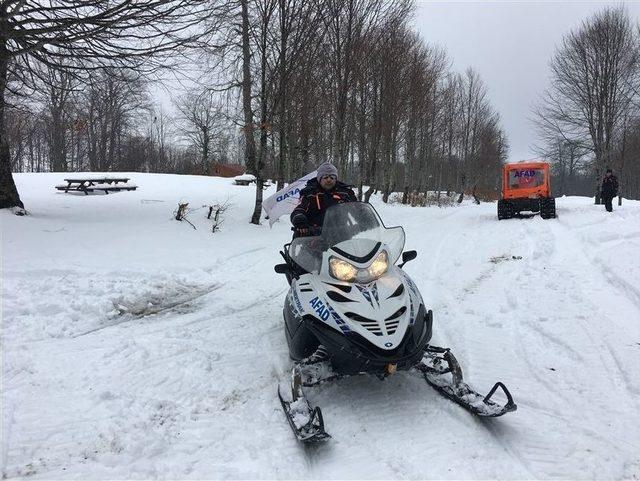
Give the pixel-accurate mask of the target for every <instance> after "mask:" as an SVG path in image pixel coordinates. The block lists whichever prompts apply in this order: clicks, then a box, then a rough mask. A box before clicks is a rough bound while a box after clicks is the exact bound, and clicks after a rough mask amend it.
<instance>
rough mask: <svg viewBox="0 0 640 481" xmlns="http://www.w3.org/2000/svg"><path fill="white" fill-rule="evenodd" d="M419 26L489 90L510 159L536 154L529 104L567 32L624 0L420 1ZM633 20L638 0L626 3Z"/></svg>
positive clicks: (542, 84) (637, 12)
mask: <svg viewBox="0 0 640 481" xmlns="http://www.w3.org/2000/svg"><path fill="white" fill-rule="evenodd" d="M416 4H417V9H416V14H415V18H414V26H415V29H416V30H417V31H418V32H419V33H420V35H421V36H422V37H423V38H424V39H425V40H426V41H427V42H429V43H432V44H438V45H440V46H442V47H444V48H445V49H446V51H447V52H448V54H449V58H450V59H451V60H452V62H453V69H454V70H455V71H459V72H463V71H464V70H465V69H466V68H467V67H469V66H470V67H473V68H474V69H475V70H476V71H477V72H478V73H479V74H480V76H481V77H482V79H483V80H484V82H485V83H486V85H487V88H488V90H489V98H490V99H491V103H492V104H493V106H494V107H495V108H496V109H497V110H498V111H499V112H500V116H501V118H502V127H503V129H504V130H505V131H506V133H507V136H508V138H509V144H510V147H511V148H510V153H509V160H510V161H517V160H523V159H531V158H534V157H535V152H534V151H533V144H534V143H535V142H536V141H537V139H536V133H535V130H534V128H533V126H532V125H531V123H530V121H529V120H528V119H529V118H530V117H531V106H532V105H533V103H534V102H536V101H537V99H538V98H539V97H540V95H541V94H542V92H543V91H544V89H545V87H546V86H547V82H548V79H549V69H548V64H549V60H550V59H551V57H552V55H553V53H554V51H555V47H556V45H559V44H560V42H561V40H562V37H563V35H564V34H566V33H568V32H569V31H571V30H572V29H575V28H577V27H578V26H579V25H580V22H581V21H582V20H584V19H586V18H588V17H589V16H591V15H592V14H593V13H595V12H597V11H598V10H600V9H602V8H603V7H605V6H607V5H611V6H617V5H620V4H622V2H584V1H581V2H570V1H564V2H563V1H545V2H516V1H483V2H469V1H465V2H460V1H451V0H449V1H430V0H416ZM624 5H625V6H626V8H627V10H628V12H629V14H630V16H631V18H632V19H633V21H634V22H637V21H638V20H639V19H640V2H625V3H624Z"/></svg>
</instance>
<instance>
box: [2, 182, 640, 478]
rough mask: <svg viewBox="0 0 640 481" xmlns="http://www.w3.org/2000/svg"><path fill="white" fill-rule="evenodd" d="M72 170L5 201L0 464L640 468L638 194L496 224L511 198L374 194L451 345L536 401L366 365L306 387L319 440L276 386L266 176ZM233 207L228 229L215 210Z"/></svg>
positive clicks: (276, 328) (504, 471)
mask: <svg viewBox="0 0 640 481" xmlns="http://www.w3.org/2000/svg"><path fill="white" fill-rule="evenodd" d="M64 177H65V174H23V175H20V174H19V175H16V182H17V184H18V188H19V190H20V192H21V194H22V198H23V200H24V202H25V205H26V206H27V208H28V209H29V210H30V211H31V213H32V215H31V216H28V217H22V218H20V217H15V216H12V215H10V213H9V212H0V220H1V222H2V264H3V265H2V269H3V272H2V309H3V310H2V352H3V368H2V472H3V477H6V478H9V479H13V478H20V477H23V478H26V477H29V478H31V479H86V480H93V479H152V478H153V479H155V478H158V479H237V478H243V479H246V478H255V479H273V478H278V479H289V478H298V479H390V478H393V479H421V478H438V479H489V478H500V479H534V478H535V479H561V478H562V479H622V478H625V479H638V478H640V202H633V201H625V203H624V205H623V206H622V207H617V206H615V211H614V212H613V213H611V214H607V213H606V212H605V211H604V207H602V206H594V205H593V204H592V200H591V199H586V198H561V199H558V200H557V205H558V215H559V217H558V219H555V220H546V221H545V220H542V219H540V218H539V217H533V218H529V219H511V220H508V221H500V222H498V221H497V218H496V213H495V210H496V207H495V204H483V205H479V206H476V205H473V204H464V205H462V206H455V207H448V208H435V207H434V208H411V207H406V206H401V205H385V204H382V203H381V202H380V201H379V200H377V199H374V201H373V203H374V205H375V206H376V208H378V209H379V212H380V214H381V216H382V218H383V220H384V221H385V223H386V224H387V225H398V224H400V225H403V226H404V227H405V230H406V232H407V249H416V250H418V258H417V259H416V260H415V261H413V262H411V263H409V264H407V266H406V268H405V269H406V270H407V272H408V273H409V274H410V275H411V276H412V277H413V279H414V280H415V281H416V283H417V285H418V286H419V288H420V289H421V291H422V293H423V296H424V298H425V301H426V302H427V303H428V304H429V305H430V307H431V308H432V309H433V311H434V315H435V325H434V338H433V342H434V343H435V344H438V345H446V346H450V347H452V348H453V350H454V352H455V353H456V356H457V357H458V359H459V361H460V363H461V365H462V367H463V369H464V370H465V376H466V378H467V379H468V380H469V382H470V383H471V384H472V385H473V386H474V387H476V388H477V389H478V390H480V391H484V390H487V389H488V388H489V387H490V386H491V385H492V384H493V382H495V381H497V380H502V381H504V382H505V383H506V384H507V385H508V386H509V388H510V389H511V391H512V393H513V395H514V398H515V400H516V402H517V403H518V411H517V412H515V413H512V414H508V415H506V416H504V417H503V418H499V419H494V420H488V421H486V420H485V421H482V420H478V419H475V418H474V417H472V416H471V415H470V414H469V413H467V412H466V411H464V410H462V409H461V408H460V407H459V406H457V405H455V404H453V403H451V402H449V401H447V400H445V399H444V398H442V397H440V396H438V395H437V394H436V393H435V391H433V390H432V389H431V388H430V387H429V386H428V385H427V384H426V383H425V382H424V381H423V380H422V379H421V378H420V377H418V376H414V375H411V374H409V373H400V374H397V375H395V376H392V377H390V378H388V379H387V380H385V381H384V382H380V381H378V380H377V379H375V378H364V377H363V378H357V379H348V380H343V381H340V383H338V384H335V385H325V386H322V387H319V388H316V389H315V390H312V391H310V392H309V397H310V398H311V400H312V402H313V403H314V404H317V405H320V406H321V407H322V408H323V412H324V417H325V423H326V428H327V431H328V432H330V433H331V434H332V436H333V439H332V440H331V441H330V442H329V443H328V444H326V445H324V446H321V447H317V448H313V449H305V448H303V447H302V446H300V445H299V444H298V443H297V442H296V440H295V438H294V436H293V435H292V433H291V431H290V428H289V426H288V424H287V423H286V420H285V417H284V415H283V413H282V412H281V409H280V404H279V402H278V399H277V396H276V386H277V382H278V380H279V379H280V378H283V377H286V376H287V371H288V368H289V361H288V357H287V346H286V342H285V339H284V334H283V326H282V319H281V315H282V303H283V299H284V296H285V293H286V291H287V287H288V286H287V283H286V281H285V279H284V278H283V277H281V276H279V275H278V274H276V273H275V272H274V271H273V265H274V264H276V263H278V262H280V257H279V255H278V253H277V251H278V249H279V248H281V246H282V245H283V244H284V243H285V242H286V241H288V239H289V238H290V231H289V226H288V223H287V222H286V221H284V220H283V221H282V222H279V223H276V225H275V226H274V228H273V229H269V227H268V223H266V222H265V223H264V224H263V225H262V226H255V225H252V224H249V223H248V220H249V217H250V214H251V211H252V206H253V194H254V192H253V188H252V187H240V186H235V185H232V183H231V182H230V180H228V179H219V178H208V177H191V176H172V175H151V174H135V173H132V174H130V177H131V178H132V182H135V184H137V185H138V186H139V189H138V190H137V191H135V192H121V193H117V194H110V195H91V196H84V195H73V194H64V193H59V192H56V191H55V190H54V188H53V186H54V185H56V184H58V183H60V182H61V181H62V179H63V178H64ZM271 192H272V191H268V192H267V195H268V194H270V193H271ZM179 201H188V202H189V203H190V206H191V207H194V208H196V209H198V210H195V211H193V212H192V213H191V214H190V216H189V219H190V220H191V221H192V222H193V223H194V224H195V225H196V227H197V230H194V229H193V228H192V227H191V226H189V225H188V224H186V223H184V222H183V223H180V222H177V221H175V220H173V218H172V212H173V211H174V210H175V208H176V207H177V204H178V202H179ZM225 201H228V202H229V204H230V207H229V209H228V210H227V212H226V213H225V214H224V223H223V225H222V230H221V231H220V232H216V233H215V234H213V233H211V232H210V226H211V222H210V221H208V220H207V219H206V209H205V208H202V207H201V206H204V205H210V204H213V203H219V202H225Z"/></svg>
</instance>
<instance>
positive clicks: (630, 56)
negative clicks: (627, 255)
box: [535, 7, 640, 203]
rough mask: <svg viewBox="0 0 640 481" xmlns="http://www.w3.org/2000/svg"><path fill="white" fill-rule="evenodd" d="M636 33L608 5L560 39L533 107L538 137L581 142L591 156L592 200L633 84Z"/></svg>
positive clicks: (625, 18) (609, 159) (625, 17)
mask: <svg viewBox="0 0 640 481" xmlns="http://www.w3.org/2000/svg"><path fill="white" fill-rule="evenodd" d="M639 55H640V53H639V48H638V38H637V35H636V33H635V32H634V29H633V28H632V26H631V22H630V20H629V15H628V13H627V11H626V10H625V9H624V7H617V8H610V7H607V8H605V9H604V10H602V11H601V12H599V13H597V14H596V15H594V16H593V17H592V18H590V19H588V20H586V21H584V22H583V23H582V25H581V26H580V28H578V29H577V30H575V31H572V32H570V33H569V34H568V35H567V36H565V38H564V39H563V41H562V44H561V46H560V47H559V49H558V50H557V51H556V53H555V55H554V57H553V59H552V61H551V76H552V79H551V85H552V86H551V88H550V89H549V90H548V91H547V92H546V94H545V97H544V98H543V100H542V104H541V105H540V106H539V107H537V109H536V110H535V117H536V122H537V125H538V128H539V130H541V131H542V133H543V136H545V137H547V138H551V139H556V138H561V139H563V140H564V141H566V142H569V143H571V144H578V145H584V146H585V147H586V148H588V149H589V150H590V151H591V152H592V153H593V155H594V158H595V162H594V169H593V174H594V177H593V179H594V181H595V184H596V188H595V192H596V195H595V197H596V203H599V202H600V195H599V183H600V178H601V175H602V173H603V172H604V168H605V167H606V166H607V165H610V163H611V162H612V161H613V160H614V159H613V153H614V150H615V149H614V147H615V144H616V142H617V141H618V140H619V136H620V134H621V133H622V130H623V129H621V124H622V123H623V120H624V119H625V116H626V113H627V112H628V110H629V109H630V108H631V106H632V100H633V96H634V94H635V92H637V89H638V81H639V78H638V75H639V74H638V70H639V66H640V63H639V61H640V59H639Z"/></svg>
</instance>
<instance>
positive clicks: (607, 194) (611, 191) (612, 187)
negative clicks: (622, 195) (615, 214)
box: [601, 169, 618, 212]
mask: <svg viewBox="0 0 640 481" xmlns="http://www.w3.org/2000/svg"><path fill="white" fill-rule="evenodd" d="M601 194H602V200H603V201H604V206H605V208H606V209H607V212H612V211H613V205H612V203H611V201H613V198H614V197H615V196H616V195H617V194H618V179H617V178H616V176H615V175H613V172H612V171H611V169H607V172H606V174H605V175H604V179H603V180H602V189H601Z"/></svg>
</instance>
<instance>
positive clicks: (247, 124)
mask: <svg viewBox="0 0 640 481" xmlns="http://www.w3.org/2000/svg"><path fill="white" fill-rule="evenodd" d="M240 4H241V7H242V110H243V112H244V139H245V144H246V148H245V156H246V162H247V172H249V173H251V174H253V175H255V176H256V203H255V206H254V209H253V215H252V216H251V223H252V224H260V211H261V209H262V179H261V176H260V166H259V165H258V163H257V159H256V141H255V138H254V137H253V110H252V109H251V49H250V45H249V7H248V0H241V1H240Z"/></svg>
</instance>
